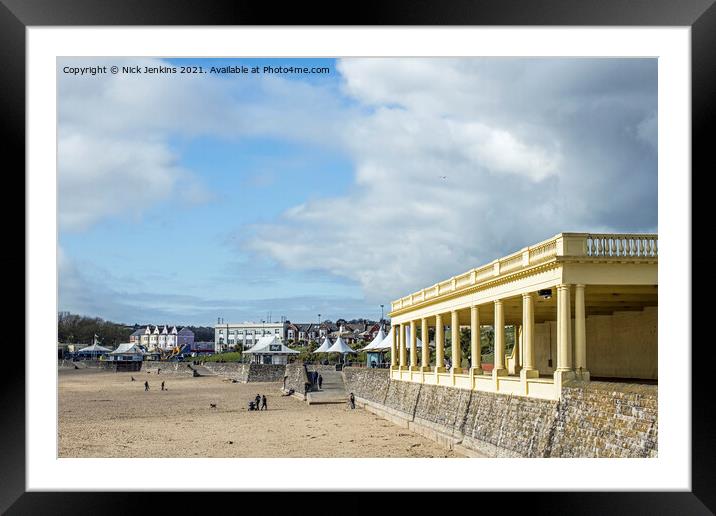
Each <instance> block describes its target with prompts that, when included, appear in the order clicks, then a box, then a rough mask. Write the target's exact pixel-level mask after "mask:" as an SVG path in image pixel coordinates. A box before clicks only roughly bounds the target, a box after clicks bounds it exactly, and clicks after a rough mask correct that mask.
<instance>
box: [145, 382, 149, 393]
mask: <svg viewBox="0 0 716 516" xmlns="http://www.w3.org/2000/svg"><path fill="white" fill-rule="evenodd" d="M148 390H149V382H144V391H145V392H146V391H148Z"/></svg>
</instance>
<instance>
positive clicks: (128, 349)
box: [112, 342, 144, 355]
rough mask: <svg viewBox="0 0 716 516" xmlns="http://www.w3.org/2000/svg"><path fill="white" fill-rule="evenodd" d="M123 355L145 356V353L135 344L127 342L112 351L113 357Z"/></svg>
mask: <svg viewBox="0 0 716 516" xmlns="http://www.w3.org/2000/svg"><path fill="white" fill-rule="evenodd" d="M123 353H141V354H142V355H143V354H144V351H142V350H141V348H140V347H139V346H138V345H137V344H136V343H135V342H126V343H124V344H120V345H119V346H118V347H117V349H115V350H114V351H112V354H113V355H120V354H123Z"/></svg>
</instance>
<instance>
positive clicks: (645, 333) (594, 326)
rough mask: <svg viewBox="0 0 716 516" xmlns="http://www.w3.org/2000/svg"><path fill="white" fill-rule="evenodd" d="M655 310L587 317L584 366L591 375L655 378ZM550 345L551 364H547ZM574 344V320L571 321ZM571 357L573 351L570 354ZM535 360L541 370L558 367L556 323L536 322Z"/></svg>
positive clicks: (656, 325) (656, 353)
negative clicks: (550, 365) (585, 365)
mask: <svg viewBox="0 0 716 516" xmlns="http://www.w3.org/2000/svg"><path fill="white" fill-rule="evenodd" d="M657 328H658V309H657V308H656V307H649V308H646V309H644V311H641V312H615V313H614V314H613V315H596V316H591V317H588V318H587V323H586V332H587V369H588V370H589V372H590V374H591V376H605V377H612V378H646V379H656V378H658V335H657ZM550 341H551V344H552V345H551V347H552V367H549V366H548V359H549V355H550ZM572 345H574V320H572ZM572 355H573V356H574V353H572ZM535 359H536V362H537V369H539V371H540V373H542V374H547V373H552V372H554V369H555V368H556V367H557V323H556V322H555V321H547V322H545V323H543V324H537V325H535Z"/></svg>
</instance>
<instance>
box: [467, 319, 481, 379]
mask: <svg viewBox="0 0 716 516" xmlns="http://www.w3.org/2000/svg"><path fill="white" fill-rule="evenodd" d="M481 355H482V350H481V343H480V309H479V308H478V307H477V306H473V307H471V308H470V372H471V373H472V374H482V364H481V363H480V360H481V358H482V356H481Z"/></svg>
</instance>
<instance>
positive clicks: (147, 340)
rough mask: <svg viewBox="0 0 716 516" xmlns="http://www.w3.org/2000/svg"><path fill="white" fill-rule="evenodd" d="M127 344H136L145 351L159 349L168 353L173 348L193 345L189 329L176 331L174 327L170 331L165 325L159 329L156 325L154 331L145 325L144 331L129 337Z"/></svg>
mask: <svg viewBox="0 0 716 516" xmlns="http://www.w3.org/2000/svg"><path fill="white" fill-rule="evenodd" d="M129 342H131V343H137V344H139V345H141V346H144V347H145V348H146V349H161V350H164V351H169V350H172V349H174V348H175V347H177V346H179V347H183V346H184V345H186V344H188V345H190V346H191V345H192V344H193V343H194V332H193V331H191V330H190V329H189V328H182V329H181V330H177V327H176V326H172V327H171V329H170V328H169V327H168V326H167V325H166V324H165V325H164V328H162V329H160V328H159V326H158V325H155V326H154V329H152V328H151V326H150V325H147V327H146V328H144V329H141V328H140V329H138V330H136V331H135V332H134V333H132V334H131V335H130V336H129Z"/></svg>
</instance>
